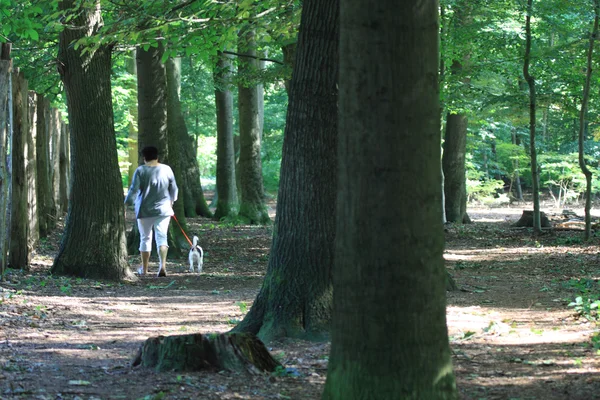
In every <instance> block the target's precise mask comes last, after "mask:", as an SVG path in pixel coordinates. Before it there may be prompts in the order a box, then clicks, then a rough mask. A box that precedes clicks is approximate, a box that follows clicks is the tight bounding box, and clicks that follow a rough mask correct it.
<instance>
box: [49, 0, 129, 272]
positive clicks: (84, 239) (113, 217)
mask: <svg viewBox="0 0 600 400" xmlns="http://www.w3.org/2000/svg"><path fill="white" fill-rule="evenodd" d="M76 3H77V2H76V1H75V0H63V1H61V2H60V4H59V7H60V9H61V10H68V9H71V8H72V7H77V6H76ZM75 15H76V17H75V18H73V19H72V20H71V21H70V22H69V24H67V25H65V27H64V30H63V31H62V32H61V33H60V36H59V65H60V72H61V78H62V81H63V84H64V87H65V92H66V98H67V108H68V111H69V125H70V127H71V132H72V136H71V151H72V152H71V154H72V157H73V165H72V167H73V168H72V171H73V175H72V186H71V193H70V200H71V201H70V203H69V211H68V214H67V219H66V226H65V232H64V235H63V240H62V243H61V247H60V250H59V253H58V256H57V257H56V259H55V260H54V265H53V266H52V273H53V274H59V275H75V276H81V277H90V278H100V279H110V280H121V279H123V278H126V277H131V276H132V274H131V271H130V270H129V268H128V266H127V249H126V247H125V219H124V213H123V189H122V186H121V174H120V171H119V163H118V159H117V143H116V139H115V130H114V123H113V120H114V118H113V109H112V99H111V83H110V78H111V77H110V72H111V48H110V47H107V46H100V47H99V48H98V49H96V50H91V51H88V52H85V53H83V52H82V50H83V48H79V49H78V50H75V46H73V41H75V40H77V39H80V38H82V37H83V36H85V35H91V34H94V33H95V32H97V31H98V30H99V29H100V28H101V26H102V18H101V15H100V2H99V0H98V1H96V2H95V3H94V4H93V5H92V6H91V7H90V8H85V7H82V8H80V9H78V10H77V12H76V13H75Z"/></svg>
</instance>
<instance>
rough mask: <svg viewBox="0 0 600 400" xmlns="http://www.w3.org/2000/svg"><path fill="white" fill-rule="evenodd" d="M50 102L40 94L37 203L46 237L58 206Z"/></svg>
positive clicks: (38, 103)
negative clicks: (53, 166)
mask: <svg viewBox="0 0 600 400" xmlns="http://www.w3.org/2000/svg"><path fill="white" fill-rule="evenodd" d="M49 117H50V102H49V101H48V99H46V98H45V97H43V96H41V95H38V99H37V124H36V131H37V141H36V146H35V147H36V156H37V165H36V169H37V205H38V218H39V229H40V236H41V237H46V236H48V234H49V233H50V231H52V230H53V229H54V228H55V226H56V218H55V216H56V208H55V207H56V206H55V204H54V197H53V196H52V181H51V179H52V174H51V172H50V171H51V170H50V145H49V142H50V136H49V135H50V133H49V132H50V129H49V127H50V122H49Z"/></svg>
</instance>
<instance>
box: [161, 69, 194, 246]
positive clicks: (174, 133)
mask: <svg viewBox="0 0 600 400" xmlns="http://www.w3.org/2000/svg"><path fill="white" fill-rule="evenodd" d="M180 68H181V64H180V62H179V59H177V60H174V59H172V58H169V59H168V60H167V62H166V63H165V73H166V83H167V98H166V100H167V138H168V146H169V154H170V155H171V156H170V157H169V166H170V167H171V169H172V170H173V175H174V176H175V181H176V182H177V184H178V185H179V187H181V189H179V193H180V194H183V193H184V190H185V189H184V186H185V184H182V183H183V182H184V180H183V179H182V175H183V174H182V164H183V160H182V156H183V153H182V152H181V151H178V150H180V149H181V147H180V145H179V139H180V137H181V135H180V133H179V130H180V129H185V130H186V133H187V129H186V128H185V121H184V120H183V115H182V114H181V103H180V102H179V77H178V75H179V71H180ZM186 200H188V201H193V199H186V198H185V195H179V197H178V199H177V201H175V204H173V211H174V212H175V216H176V217H177V221H178V222H179V226H181V229H175V230H172V234H173V238H174V239H175V240H177V242H178V243H179V247H182V248H183V247H187V246H186V242H185V241H186V239H185V236H184V233H183V232H182V231H181V230H183V231H184V232H186V234H187V231H188V226H187V220H186V218H185V201H186ZM190 247H191V244H190Z"/></svg>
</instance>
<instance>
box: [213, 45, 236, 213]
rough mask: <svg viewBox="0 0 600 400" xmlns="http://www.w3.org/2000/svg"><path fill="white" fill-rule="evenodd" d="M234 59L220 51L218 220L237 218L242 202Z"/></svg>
mask: <svg viewBox="0 0 600 400" xmlns="http://www.w3.org/2000/svg"><path fill="white" fill-rule="evenodd" d="M231 75H232V73H231V57H230V56H228V55H227V54H223V53H221V52H219V54H218V59H217V65H216V67H215V71H214V81H215V105H216V109H217V198H218V201H217V209H216V210H215V219H217V220H220V219H222V218H233V217H235V216H236V215H237V213H238V209H239V202H238V196H237V186H236V180H235V149H234V145H233V94H232V93H231Z"/></svg>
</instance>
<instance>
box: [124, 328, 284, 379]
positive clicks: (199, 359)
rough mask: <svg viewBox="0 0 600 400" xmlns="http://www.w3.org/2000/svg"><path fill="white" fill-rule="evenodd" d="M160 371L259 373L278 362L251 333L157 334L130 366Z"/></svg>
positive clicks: (268, 370) (148, 341)
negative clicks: (212, 369) (203, 370)
mask: <svg viewBox="0 0 600 400" xmlns="http://www.w3.org/2000/svg"><path fill="white" fill-rule="evenodd" d="M140 365H141V366H142V367H146V368H154V369H155V370H156V371H157V372H161V371H198V370H201V369H207V368H216V369H219V370H228V371H235V372H246V373H250V374H259V373H262V372H273V371H275V369H276V368H277V367H278V366H281V364H279V363H278V362H277V361H276V360H275V359H274V358H273V357H272V356H271V354H270V353H269V352H268V350H267V349H266V347H265V345H264V344H263V343H262V342H261V341H260V340H259V339H258V338H257V337H256V336H254V335H252V334H247V333H221V334H216V333H215V334H206V335H202V334H200V333H196V334H189V335H174V336H156V337H151V338H148V339H146V341H145V342H144V343H143V344H142V345H141V346H140V349H139V350H138V353H137V355H136V357H135V359H134V360H133V363H132V366H134V367H135V366H140Z"/></svg>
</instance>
